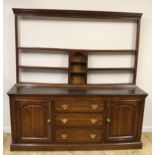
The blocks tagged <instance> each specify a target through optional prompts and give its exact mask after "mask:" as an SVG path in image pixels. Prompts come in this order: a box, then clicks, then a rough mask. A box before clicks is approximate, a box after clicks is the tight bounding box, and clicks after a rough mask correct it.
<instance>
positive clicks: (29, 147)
mask: <svg viewBox="0 0 155 155" xmlns="http://www.w3.org/2000/svg"><path fill="white" fill-rule="evenodd" d="M141 148H142V142H132V143H111V144H51V145H49V144H11V145H10V149H11V151H82V150H85V151H86V150H88V151H89V150H119V149H141Z"/></svg>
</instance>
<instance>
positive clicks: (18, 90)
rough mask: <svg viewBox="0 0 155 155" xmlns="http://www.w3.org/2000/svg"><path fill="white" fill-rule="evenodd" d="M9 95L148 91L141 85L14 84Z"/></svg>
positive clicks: (129, 93) (138, 92) (141, 93)
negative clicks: (117, 86) (89, 86)
mask: <svg viewBox="0 0 155 155" xmlns="http://www.w3.org/2000/svg"><path fill="white" fill-rule="evenodd" d="M8 95H144V96H146V95H147V93H146V92H145V91H143V90H142V89H140V88H139V87H137V86H136V87H131V88H89V89H88V88H87V89H86V88H85V89H84V88H82V89H80V88H76V89H75V88H56V87H55V88H53V87H21V86H17V85H14V86H13V87H12V88H11V89H10V90H9V92H8Z"/></svg>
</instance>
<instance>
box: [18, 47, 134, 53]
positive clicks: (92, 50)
mask: <svg viewBox="0 0 155 155" xmlns="http://www.w3.org/2000/svg"><path fill="white" fill-rule="evenodd" d="M18 49H19V50H23V51H24V50H26V52H31V50H33V51H35V52H38V51H49V52H55V51H59V52H78V51H79V52H80V51H81V52H87V53H94V52H95V53H135V52H136V50H134V49H116V50H112V49H104V50H100V49H69V48H47V47H18Z"/></svg>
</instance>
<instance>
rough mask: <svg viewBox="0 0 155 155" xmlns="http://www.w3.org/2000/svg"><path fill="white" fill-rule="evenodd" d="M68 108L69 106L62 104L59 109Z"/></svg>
mask: <svg viewBox="0 0 155 155" xmlns="http://www.w3.org/2000/svg"><path fill="white" fill-rule="evenodd" d="M68 107H69V105H67V104H62V105H61V108H62V109H63V110H67V109H68Z"/></svg>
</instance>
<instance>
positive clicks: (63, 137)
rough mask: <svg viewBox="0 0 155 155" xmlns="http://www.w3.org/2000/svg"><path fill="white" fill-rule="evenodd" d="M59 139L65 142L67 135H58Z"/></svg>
mask: <svg viewBox="0 0 155 155" xmlns="http://www.w3.org/2000/svg"><path fill="white" fill-rule="evenodd" d="M60 137H61V139H63V140H65V139H67V137H68V135H66V134H62V135H60Z"/></svg>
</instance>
